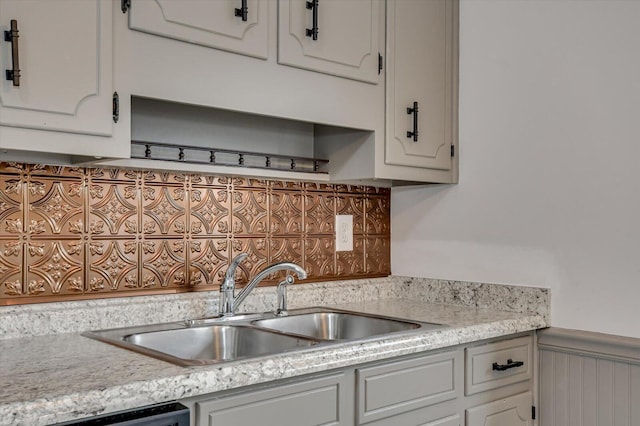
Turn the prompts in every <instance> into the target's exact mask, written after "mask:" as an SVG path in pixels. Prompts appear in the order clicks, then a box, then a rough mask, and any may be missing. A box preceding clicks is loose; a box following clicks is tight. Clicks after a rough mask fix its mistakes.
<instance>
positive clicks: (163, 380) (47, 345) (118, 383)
mask: <svg viewBox="0 0 640 426" xmlns="http://www.w3.org/2000/svg"><path fill="white" fill-rule="evenodd" d="M404 284H407V283H406V282H405V283H400V284H398V286H399V288H400V286H402V285H404ZM411 284H413V283H411ZM376 285H377V284H376ZM421 285H422V284H421ZM423 287H424V286H422V287H421V288H423ZM479 288H480V287H477V289H479ZM421 291H423V290H421ZM474 291H476V290H474ZM477 292H478V293H479V290H477ZM402 296H405V297H402ZM406 296H407V294H400V293H398V294H396V296H395V297H391V298H380V299H375V300H362V301H355V302H351V303H341V304H334V303H326V304H325V303H318V304H317V305H324V306H333V307H337V308H341V309H348V310H354V311H361V312H367V313H374V314H381V315H387V316H393V317H399V318H405V319H410V320H418V321H426V322H435V323H443V324H447V325H449V327H448V328H444V329H438V330H433V331H419V330H418V331H413V332H409V333H402V334H398V335H392V336H387V337H382V338H372V339H368V340H365V341H357V342H352V343H340V344H336V345H331V346H322V347H313V348H309V349H304V350H301V351H299V352H292V353H287V354H283V355H277V356H267V357H261V358H255V359H250V360H243V361H236V362H228V363H222V364H217V365H209V366H198V367H179V366H176V365H173V364H170V363H167V362H164V361H160V360H157V359H155V358H151V357H148V356H145V355H141V354H138V353H135V352H131V351H128V350H125V349H121V348H118V347H115V346H112V345H109V344H106V343H102V342H99V341H95V340H91V339H89V338H86V337H83V336H81V335H80V334H79V333H64V334H53V335H45V336H34V337H19V338H11V339H5V340H0V425H30V426H37V425H47V424H51V423H56V422H62V421H67V420H73V419H80V418H83V417H87V416H92V415H98V414H102V413H105V412H112V411H118V410H124V409H130V408H134V407H139V406H144V405H148V404H153V403H157V402H163V401H170V400H176V399H181V398H186V397H192V396H197V395H203V394H207V393H210V392H216V391H221V390H226V389H232V388H236V387H240V386H247V385H253V384H257V383H263V382H267V381H272V380H277V379H284V378H289V377H294V376H299V375H304V374H309V373H316V372H321V371H325V370H330V369H334V368H340V367H345V366H350V365H355V364H361V363H365V362H370V361H375V360H381V359H387V358H392V357H396V356H401V355H407V354H413V353H416V352H421V351H427V350H432V349H438V348H444V347H448V346H454V345H459V344H464V343H469V342H474V341H479V340H483V339H489V338H495V337H500V336H507V335H510V334H515V333H520V332H526V331H530V330H535V329H538V328H543V327H547V326H548V325H549V324H548V318H547V316H546V315H544V314H541V313H540V312H532V313H527V312H514V311H507V310H503V309H499V308H496V307H477V306H478V303H475V305H476V306H469V304H467V305H452V304H439V303H431V302H430V301H425V300H424V299H425V298H424V297H423V298H421V299H422V300H419V299H417V298H415V297H406ZM536 297H538V296H536ZM426 299H428V298H426ZM547 302H548V300H546V301H545V303H547ZM308 306H311V305H308Z"/></svg>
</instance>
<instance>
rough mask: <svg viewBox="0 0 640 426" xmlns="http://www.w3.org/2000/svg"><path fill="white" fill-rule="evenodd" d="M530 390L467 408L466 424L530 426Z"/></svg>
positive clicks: (472, 425)
mask: <svg viewBox="0 0 640 426" xmlns="http://www.w3.org/2000/svg"><path fill="white" fill-rule="evenodd" d="M532 403H533V396H532V394H531V392H525V393H521V394H519V395H514V396H510V397H507V398H503V399H499V400H497V401H493V402H490V403H488V404H484V405H479V406H477V407H473V408H470V409H468V410H467V426H532V425H533V420H532V419H531V406H532Z"/></svg>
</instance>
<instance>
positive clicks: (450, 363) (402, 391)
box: [356, 351, 462, 424]
mask: <svg viewBox="0 0 640 426" xmlns="http://www.w3.org/2000/svg"><path fill="white" fill-rule="evenodd" d="M461 365H462V352H461V351H454V352H445V353H441V354H436V355H430V356H425V357H422V358H418V359H409V360H405V361H399V362H394V363H390V364H385V365H379V366H374V367H369V368H362V369H358V370H357V373H356V375H357V387H356V389H357V392H358V398H357V401H358V407H357V416H358V423H359V424H362V423H368V422H371V421H374V420H378V419H382V418H385V417H389V416H394V415H397V414H400V413H404V412H407V411H409V410H415V409H418V408H421V407H426V406H429V405H433V404H438V403H440V402H444V401H448V400H451V399H455V398H457V397H458V396H461V393H462V377H461V375H460V374H456V369H457V371H460V366H461Z"/></svg>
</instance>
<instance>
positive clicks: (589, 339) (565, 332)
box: [538, 327, 640, 364]
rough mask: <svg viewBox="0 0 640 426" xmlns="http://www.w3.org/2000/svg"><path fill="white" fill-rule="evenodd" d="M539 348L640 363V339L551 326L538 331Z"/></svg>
mask: <svg viewBox="0 0 640 426" xmlns="http://www.w3.org/2000/svg"><path fill="white" fill-rule="evenodd" d="M538 348H539V349H540V350H545V349H547V350H553V351H556V352H566V353H573V354H579V355H584V356H591V357H596V358H604V359H610V360H614V361H623V362H629V363H633V364H640V339H638V338H634V337H625V336H615V335H612V334H604V333H595V332H591V331H580V330H570V329H566V328H558V327H551V328H547V329H545V330H540V331H538Z"/></svg>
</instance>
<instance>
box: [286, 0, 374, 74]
mask: <svg viewBox="0 0 640 426" xmlns="http://www.w3.org/2000/svg"><path fill="white" fill-rule="evenodd" d="M278 7H279V8H278V62H279V63H281V64H285V65H291V66H294V67H299V68H305V69H309V70H313V71H319V72H322V73H325V74H332V75H337V76H341V77H347V78H351V79H354V80H360V81H365V82H368V83H377V82H378V54H379V53H380V52H381V49H380V31H381V29H380V22H379V20H380V17H381V16H382V15H381V14H382V13H384V3H383V2H381V1H380V0H315V1H314V0H310V1H307V0H279V1H278ZM381 9H382V10H381Z"/></svg>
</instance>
